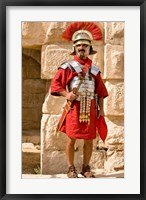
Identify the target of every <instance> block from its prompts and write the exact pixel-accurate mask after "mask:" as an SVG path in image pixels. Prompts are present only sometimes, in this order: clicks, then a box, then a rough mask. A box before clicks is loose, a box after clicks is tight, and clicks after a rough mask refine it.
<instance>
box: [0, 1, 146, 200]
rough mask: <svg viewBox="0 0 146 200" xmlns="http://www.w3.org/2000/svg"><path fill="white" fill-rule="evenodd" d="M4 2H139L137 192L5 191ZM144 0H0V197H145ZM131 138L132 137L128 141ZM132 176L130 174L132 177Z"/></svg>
mask: <svg viewBox="0 0 146 200" xmlns="http://www.w3.org/2000/svg"><path fill="white" fill-rule="evenodd" d="M7 6H140V194H48V195H47V194H39V195H38V194H24V195H23V194H21V195H20V194H7V193H6V184H7V181H6V119H7V118H6V8H7ZM145 57H146V1H145V0H90V1H89V0H78V1H77V0H42V1H36V0H35V1H33V0H30V1H25V0H8V1H7V0H5V1H4V0H2V1H0V198H1V199H3V200H4V199H5V200H7V199H13V200H14V199H19V200H21V199H23V200H24V199H27V200H30V199H50V200H51V199H56V200H57V199H58V200H63V199H72V200H74V199H94V198H95V199H102V200H107V199H116V200H122V199H125V200H126V199H127V200H133V199H135V200H146V189H145V187H146V184H145V182H146V170H145V169H146V136H145V132H146V125H145V124H146V123H145V122H146V106H145V105H146V103H145V102H146V58H145ZM131 142H132V141H131ZM133 179H134V177H133Z"/></svg>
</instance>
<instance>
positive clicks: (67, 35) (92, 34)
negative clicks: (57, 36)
mask: <svg viewBox="0 0 146 200" xmlns="http://www.w3.org/2000/svg"><path fill="white" fill-rule="evenodd" d="M62 37H63V38H64V39H66V40H68V41H72V42H73V47H74V51H73V52H72V53H71V55H75V46H77V45H79V44H87V45H89V46H90V55H91V54H95V53H97V51H94V50H93V48H92V41H93V40H100V39H102V32H101V30H100V28H99V27H98V26H97V25H96V24H95V23H93V22H72V23H71V24H70V25H69V26H68V27H67V28H66V30H65V31H64V32H63V34H62Z"/></svg>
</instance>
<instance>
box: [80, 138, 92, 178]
mask: <svg viewBox="0 0 146 200" xmlns="http://www.w3.org/2000/svg"><path fill="white" fill-rule="evenodd" d="M92 151H93V140H84V147H83V166H82V172H81V174H82V175H83V176H84V177H86V178H95V176H94V175H93V173H92V172H91V171H90V166H89V163H90V160H91V156H92Z"/></svg>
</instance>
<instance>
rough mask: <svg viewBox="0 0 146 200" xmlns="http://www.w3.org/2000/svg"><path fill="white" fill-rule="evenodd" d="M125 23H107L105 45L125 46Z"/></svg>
mask: <svg viewBox="0 0 146 200" xmlns="http://www.w3.org/2000/svg"><path fill="white" fill-rule="evenodd" d="M124 27H125V23H124V22H106V23H105V43H106V44H115V45H123V44H124Z"/></svg>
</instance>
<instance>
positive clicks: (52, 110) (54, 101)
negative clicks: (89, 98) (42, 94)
mask: <svg viewBox="0 0 146 200" xmlns="http://www.w3.org/2000/svg"><path fill="white" fill-rule="evenodd" d="M65 104H66V99H65V98H64V97H62V96H59V97H58V96H52V95H51V94H50V93H49V92H48V93H47V95H46V98H45V101H44V103H43V108H42V110H43V113H44V114H54V115H55V114H56V115H58V114H61V113H62V112H63V110H64V106H65Z"/></svg>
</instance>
